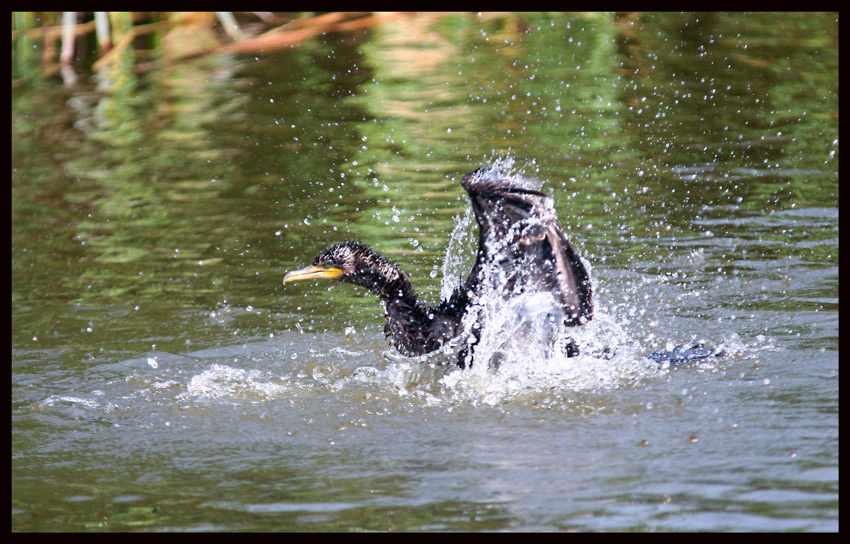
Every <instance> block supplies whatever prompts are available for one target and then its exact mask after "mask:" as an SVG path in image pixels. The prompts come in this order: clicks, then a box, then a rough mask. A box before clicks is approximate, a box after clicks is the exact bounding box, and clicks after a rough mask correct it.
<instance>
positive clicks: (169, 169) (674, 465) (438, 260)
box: [11, 13, 838, 531]
mask: <svg viewBox="0 0 850 544" xmlns="http://www.w3.org/2000/svg"><path fill="white" fill-rule="evenodd" d="M13 61H14V62H15V63H18V64H15V67H14V68H13V75H14V74H17V75H18V77H19V79H18V80H17V83H16V85H15V86H14V87H13V91H12V137H13V145H12V374H11V377H12V529H13V530H16V531H45V530H339V531H351V530H640V531H646V530H651V531H654V530H660V531H680V530H681V531H702V530H706V531H724V530H728V531H775V530H779V531H823V530H827V531H833V530H837V528H838V22H837V15H836V16H832V15H825V14H811V13H806V14H778V15H777V14H755V15H747V14H734V15H720V14H711V15H670V14H665V15H651V14H646V15H640V16H637V17H635V18H629V17H613V16H610V15H590V14H588V15H578V16H575V15H569V16H568V15H554V16H548V15H547V16H544V15H526V16H522V17H520V16H501V17H482V18H479V17H474V16H465V15H454V16H448V17H442V18H440V17H436V16H420V17H410V18H397V19H391V20H388V21H386V22H385V23H383V24H381V25H380V26H375V27H371V28H370V29H369V30H368V31H366V32H363V33H359V34H350V35H349V34H339V35H326V36H322V37H320V38H316V39H314V40H312V41H309V42H306V43H304V44H303V45H301V46H300V47H297V48H293V49H291V50H288V51H285V52H282V53H277V54H270V55H264V56H257V57H255V56H250V55H248V56H242V57H238V56H215V57H204V58H200V59H197V60H194V61H188V62H182V63H177V64H173V65H172V64H167V63H166V64H163V65H162V67H161V68H159V69H157V70H154V71H150V72H144V73H138V72H135V71H133V70H132V63H130V62H128V63H125V64H121V65H114V66H112V67H110V68H107V69H106V70H105V71H104V72H102V73H99V74H98V75H96V76H91V77H82V78H81V79H80V80H79V81H78V82H77V83H75V84H73V85H71V86H65V85H63V84H62V82H61V81H59V80H55V79H46V80H45V79H43V78H40V77H39V76H38V75H37V73H38V72H37V70H32V66H29V65H27V64H26V59H25V58H15V59H13ZM21 74H23V75H21ZM503 157H511V158H512V159H513V160H514V164H515V166H516V168H517V169H522V172H523V173H525V174H526V175H532V176H535V177H538V178H540V179H543V180H545V181H546V185H545V188H546V190H548V191H549V192H551V193H552V194H553V196H554V198H555V202H556V207H557V209H558V213H559V217H560V219H561V222H562V224H563V225H564V230H565V232H566V233H567V235H568V236H569V237H570V238H571V239H572V241H573V242H574V243H575V244H576V245H577V247H578V248H579V249H580V251H581V252H582V255H583V256H584V257H585V258H586V259H587V260H588V261H589V262H590V263H591V265H592V276H593V279H594V285H595V288H596V291H595V292H596V301H597V312H596V318H595V319H594V321H592V322H591V323H590V324H589V325H588V326H587V327H585V328H583V329H582V330H581V331H579V333H578V334H579V335H580V339H581V341H582V342H584V343H587V344H590V345H598V346H607V347H614V348H615V349H616V351H617V355H616V357H615V358H614V359H612V360H611V361H603V360H600V359H595V358H592V357H579V358H577V359H573V360H545V361H544V360H542V359H541V358H539V357H535V355H534V351H533V349H531V347H529V349H528V350H527V351H526V352H525V353H522V354H519V355H515V356H514V358H513V359H511V360H508V361H507V362H505V363H504V364H503V365H502V367H500V369H499V371H498V372H491V371H488V370H487V369H486V368H483V367H473V369H472V370H470V371H464V372H457V371H449V370H448V369H445V368H431V367H429V366H427V365H416V364H412V363H409V362H405V361H400V362H390V361H389V360H387V359H386V358H385V357H384V356H383V354H384V352H385V351H387V350H388V348H387V345H386V342H385V341H384V340H383V338H382V329H383V323H382V318H381V309H380V306H379V304H378V302H377V300H375V299H374V297H372V296H370V295H368V294H366V293H364V292H363V291H362V290H360V289H357V288H354V287H352V286H346V285H338V286H335V287H332V288H329V286H328V285H326V284H319V283H311V282H304V283H301V284H298V285H294V286H290V285H287V286H286V287H285V288H284V287H283V286H282V285H281V278H282V276H283V274H284V273H285V271H287V270H291V269H293V268H295V267H301V266H303V265H305V264H307V263H308V262H309V261H310V260H312V257H313V256H314V254H315V253H316V252H317V251H318V250H319V249H320V248H321V247H324V246H325V245H328V244H330V243H332V242H335V241H339V240H343V239H349V238H358V239H361V240H363V241H366V242H369V243H370V244H372V245H373V246H374V247H375V248H376V249H378V250H380V251H381V252H383V253H385V254H386V255H389V256H390V257H392V258H393V259H395V260H397V261H398V262H399V264H400V265H401V266H402V267H403V268H404V269H405V270H406V271H408V273H409V274H410V275H411V277H412V278H413V279H414V281H415V285H416V288H417V291H418V292H419V293H420V295H421V296H422V297H423V298H425V299H426V300H431V301H436V300H437V299H438V298H439V297H440V291H441V284H442V282H443V281H444V277H446V276H448V277H449V278H451V277H453V276H455V275H463V274H464V271H465V270H466V267H468V266H469V264H470V263H471V259H470V252H471V249H472V247H473V246H474V232H475V231H474V229H473V228H472V226H471V225H470V224H469V215H468V211H467V209H466V199H465V195H464V194H463V190H462V188H461V187H460V177H461V176H462V175H463V174H464V173H466V172H469V171H471V170H474V169H475V168H478V167H479V166H482V165H486V164H489V163H491V162H492V161H494V160H496V159H498V158H503ZM447 253H448V257H449V258H450V260H449V262H448V263H446V262H445V261H446V257H447ZM694 339H702V340H705V341H707V342H709V343H711V344H714V345H722V346H724V347H725V349H726V352H727V355H726V356H725V357H723V358H722V359H718V360H716V361H712V362H709V363H704V364H699V365H694V366H690V367H685V368H678V369H674V370H661V369H658V368H655V367H654V366H652V365H649V364H647V361H646V359H643V358H642V357H641V356H642V355H644V354H646V353H648V352H650V351H652V350H654V349H659V348H664V347H665V346H666V347H670V346H673V345H675V344H678V343H682V342H688V341H691V340H694Z"/></svg>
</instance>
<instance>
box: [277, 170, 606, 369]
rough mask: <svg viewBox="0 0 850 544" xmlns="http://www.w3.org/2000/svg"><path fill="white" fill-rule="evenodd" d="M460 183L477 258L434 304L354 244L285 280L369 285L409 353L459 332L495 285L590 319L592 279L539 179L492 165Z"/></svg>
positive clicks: (567, 317) (329, 251)
mask: <svg viewBox="0 0 850 544" xmlns="http://www.w3.org/2000/svg"><path fill="white" fill-rule="evenodd" d="M461 184H462V185H463V187H464V189H466V191H467V193H468V194H469V197H470V199H471V201H472V209H473V212H474V214H475V219H476V221H477V222H478V227H479V237H478V250H477V256H476V260H475V264H474V265H473V267H472V271H471V272H470V274H469V276H468V277H467V279H466V281H465V282H464V283H463V284H462V285H460V286H459V287H458V288H457V289H456V290H455V291H454V293H453V294H452V295H451V297H449V299H448V300H444V301H442V302H441V303H440V304H439V305H438V306H434V307H431V306H426V305H424V304H423V303H422V302H420V301H419V300H418V298H417V297H416V294H415V292H414V289H413V286H412V284H411V283H410V278H409V277H408V276H407V274H406V273H405V272H403V271H402V270H401V269H399V268H398V266H396V265H395V264H394V263H392V262H390V261H388V260H387V259H386V258H384V257H383V256H382V255H380V254H379V253H378V252H376V251H374V250H373V249H371V248H369V247H368V246H366V245H364V244H362V243H360V242H342V243H338V244H334V245H332V246H330V247H328V248H326V249H323V250H322V251H321V252H319V254H318V255H317V256H316V258H315V259H314V260H313V263H312V264H311V265H310V266H308V267H306V268H303V269H301V270H296V271H293V272H289V273H288V274H286V276H284V279H283V282H284V283H287V282H289V281H295V280H303V279H314V278H328V279H336V280H338V281H344V282H348V283H353V284H355V285H359V286H361V287H364V288H366V289H369V290H370V291H372V292H373V293H375V294H377V295H378V296H379V297H380V298H381V299H382V300H383V301H384V306H385V310H386V320H387V322H386V326H385V328H384V332H385V334H386V336H387V337H388V338H389V339H390V341H391V342H392V344H393V345H394V346H395V347H396V349H397V350H398V351H399V352H401V353H402V354H404V355H408V356H417V355H423V354H425V353H429V352H432V351H435V350H437V349H439V348H440V347H442V346H443V345H445V344H446V343H447V342H448V341H450V340H451V339H452V338H455V337H456V336H458V335H459V334H460V333H461V332H462V328H463V325H462V323H461V320H462V318H463V316H464V314H465V312H467V311H468V310H469V308H470V305H471V303H472V301H473V300H475V297H476V296H477V295H479V294H480V293H481V290H482V289H500V290H501V291H502V292H503V293H504V294H505V295H508V296H509V295H510V294H517V293H521V292H527V291H545V292H551V293H552V294H553V295H554V296H555V297H556V300H557V301H558V302H559V303H560V306H561V308H562V310H563V320H564V324H565V325H567V326H576V325H582V324H584V323H586V322H587V321H589V320H590V319H591V318H592V317H593V297H592V289H591V285H590V277H589V275H588V272H587V270H586V269H585V267H584V265H583V264H582V262H581V259H580V258H579V255H578V252H577V251H576V249H575V247H573V245H572V244H571V243H570V242H569V240H567V239H566V237H565V236H564V235H563V233H562V232H561V231H560V229H559V228H558V225H557V222H556V214H555V210H554V207H553V205H552V199H551V197H549V196H548V195H547V194H545V193H542V192H540V191H539V187H540V185H541V184H540V182H539V181H536V180H532V179H528V178H519V177H505V176H503V175H501V174H500V173H499V171H498V170H497V169H495V168H490V169H483V170H478V171H476V172H473V173H471V174H467V175H466V176H464V177H463V179H462V181H461ZM496 278H498V279H496Z"/></svg>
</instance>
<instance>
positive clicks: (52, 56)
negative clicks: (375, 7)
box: [12, 12, 439, 76]
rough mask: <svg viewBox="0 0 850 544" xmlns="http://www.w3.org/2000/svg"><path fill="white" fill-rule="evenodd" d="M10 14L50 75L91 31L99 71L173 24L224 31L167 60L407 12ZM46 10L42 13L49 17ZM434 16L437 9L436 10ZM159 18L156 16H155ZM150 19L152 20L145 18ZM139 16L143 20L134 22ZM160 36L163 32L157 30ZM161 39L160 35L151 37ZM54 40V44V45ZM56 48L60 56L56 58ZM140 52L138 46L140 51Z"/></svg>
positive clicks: (270, 44)
mask: <svg viewBox="0 0 850 544" xmlns="http://www.w3.org/2000/svg"><path fill="white" fill-rule="evenodd" d="M19 15H20V16H18V17H15V19H14V20H15V28H14V29H13V30H12V39H13V40H15V39H30V40H39V39H40V40H43V41H44V47H43V48H42V49H43V51H44V53H43V54H42V56H41V63H42V70H43V73H44V75H45V76H51V75H53V74H55V73H56V72H58V71H60V70H61V69H62V68H67V67H70V66H71V65H72V63H73V60H74V56H75V53H80V54H83V53H84V51H78V52H77V51H75V42H76V40H77V38H80V37H85V36H87V35H88V34H90V33H91V32H94V33H95V35H96V38H97V44H98V45H97V48H98V49H97V55H98V58H97V60H96V61H95V62H94V63H93V65H92V69H93V70H94V71H99V70H101V69H102V68H104V67H105V66H107V65H108V64H109V63H110V62H113V61H114V60H115V59H118V58H121V57H122V56H121V53H122V52H123V51H124V50H126V49H127V48H128V47H130V46H131V45H133V44H134V42H135V41H136V39H137V38H139V37H142V36H145V35H149V34H154V33H157V32H164V33H171V32H173V31H174V30H175V29H184V30H191V31H200V30H204V31H211V30H212V29H213V27H214V25H215V24H216V22H217V23H218V24H219V25H220V27H221V30H222V31H223V34H224V35H220V34H217V35H216V39H215V40H214V41H212V42H208V43H205V44H203V45H200V46H198V45H195V46H194V47H190V48H185V49H183V50H182V51H180V52H179V53H178V54H169V55H168V60H167V62H173V61H176V60H183V59H189V58H196V57H201V56H204V55H208V54H217V53H261V52H270V51H276V50H279V49H284V48H287V47H292V46H294V45H298V44H300V43H302V42H303V41H304V40H307V39H309V38H312V37H314V36H319V35H321V34H325V33H333V32H337V33H344V32H353V31H357V30H362V29H364V28H368V27H370V26H372V25H375V24H377V23H380V22H382V21H385V20H388V19H398V18H402V17H410V16H411V15H412V14H409V13H396V12H393V13H370V12H332V13H325V14H322V15H316V16H311V15H303V16H298V15H284V16H279V15H273V14H271V13H265V12H257V13H252V14H251V16H254V17H256V18H257V19H259V20H260V21H261V23H260V24H261V25H263V26H265V27H266V28H269V27H271V28H269V29H268V30H265V31H264V32H262V33H259V34H257V33H256V32H257V29H256V27H257V25H256V24H254V23H253V22H252V23H251V24H250V25H249V27H248V28H247V29H242V28H240V26H239V23H238V22H237V21H236V19H235V17H234V16H233V14H232V13H231V12H215V13H213V12H205V13H154V14H147V13H138V12H136V13H117V12H95V13H94V14H93V15H92V17H93V20H90V21H85V22H83V21H80V19H81V17H82V16H83V14H82V13H80V12H63V13H62V14H61V15H60V14H54V15H55V16H56V17H60V16H61V23H59V24H56V25H52V26H43V27H33V25H34V24H35V22H36V20H37V19H36V17H34V16H33V14H32V13H21V14H19ZM50 15H51V14H46V15H44V16H43V17H49V16H50ZM435 15H437V16H439V15H438V14H435ZM156 18H160V19H161V20H156ZM151 19H154V20H153V22H146V21H149V20H151ZM138 22H142V24H137V23H138ZM160 38H162V39H165V36H160ZM156 42H157V43H161V40H156ZM57 45H58V46H59V47H57ZM57 50H59V51H61V52H60V53H59V55H58V57H59V62H58V63H57V62H56V58H57ZM139 53H141V52H139ZM161 62H165V61H159V62H152V63H151V62H148V63H144V64H139V65H136V67H135V69H136V70H138V71H141V70H149V69H151V68H154V67H156V66H157V65H159V64H160V63H161Z"/></svg>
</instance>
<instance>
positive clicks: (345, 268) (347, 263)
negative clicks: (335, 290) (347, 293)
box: [283, 242, 371, 284]
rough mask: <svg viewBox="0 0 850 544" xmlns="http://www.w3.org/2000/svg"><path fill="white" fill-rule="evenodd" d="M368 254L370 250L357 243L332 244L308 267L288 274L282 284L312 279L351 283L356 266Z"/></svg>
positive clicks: (356, 270) (356, 269)
mask: <svg viewBox="0 0 850 544" xmlns="http://www.w3.org/2000/svg"><path fill="white" fill-rule="evenodd" d="M369 253H371V250H370V249H369V248H368V247H366V246H365V245H363V244H361V243H359V242H341V243H339V244H334V245H332V246H330V247H327V248H325V249H323V250H322V251H320V252H319V254H318V255H316V258H315V259H313V263H312V264H311V265H310V266H307V267H305V268H302V269H300V270H293V271H292V272H288V273H287V274H286V275H285V276H284V277H283V283H284V284H285V283H287V282H290V281H298V280H313V279H331V280H337V281H352V280H353V278H354V276H355V275H356V274H357V273H358V264H359V263H362V262H363V259H364V256H366V255H368V254H369Z"/></svg>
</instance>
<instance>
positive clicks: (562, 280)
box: [461, 170, 593, 325]
mask: <svg viewBox="0 0 850 544" xmlns="http://www.w3.org/2000/svg"><path fill="white" fill-rule="evenodd" d="M461 183H462V185H463V187H464V189H466V191H467V192H468V193H469V196H470V199H471V200H472V209H473V211H474V213H475V218H476V220H477V222H478V227H479V239H478V256H477V259H476V262H475V265H474V267H473V270H472V274H470V278H469V279H468V280H467V286H471V285H475V284H477V283H478V282H480V280H481V278H480V277H479V275H480V274H482V271H484V270H485V269H486V267H487V266H488V265H489V264H495V265H497V266H501V267H502V268H503V269H504V270H505V271H507V272H508V274H507V276H506V277H507V278H508V281H507V284H506V285H505V288H507V289H511V290H514V291H526V290H530V289H536V290H539V291H551V292H553V294H555V295H556V296H557V298H558V300H559V301H560V303H561V306H562V307H563V309H564V312H565V316H566V317H565V322H566V324H568V325H580V324H583V323H585V322H587V321H589V320H590V319H591V318H592V317H593V300H592V298H593V297H592V289H591V285H590V276H589V274H588V272H587V269H586V268H585V267H584V264H583V263H582V261H581V259H580V258H579V255H578V251H577V250H576V248H575V247H574V246H573V245H572V244H571V243H570V242H569V240H567V238H566V237H565V236H564V234H563V233H562V232H561V230H560V229H559V228H558V224H557V217H556V213H555V208H554V206H553V202H552V198H551V197H550V196H549V195H547V194H546V193H543V192H541V191H540V190H539V188H540V186H541V183H540V182H539V181H537V180H532V179H528V178H514V177H504V176H502V175H500V174H499V173H498V172H496V171H494V170H478V171H476V172H473V173H472V174H467V175H466V176H464V178H463V180H462V182H461ZM517 282H519V284H518V283H517Z"/></svg>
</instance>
